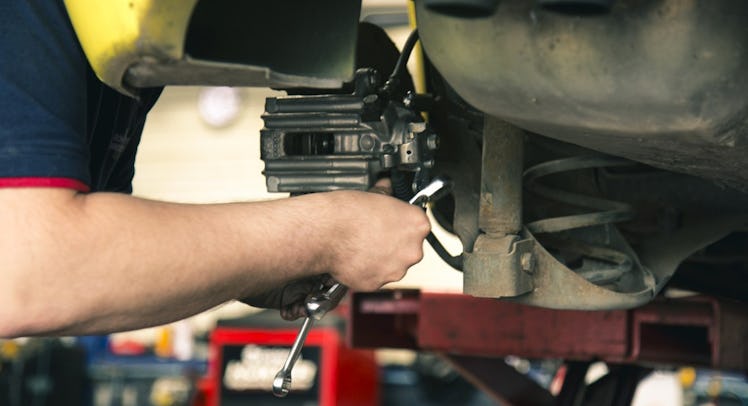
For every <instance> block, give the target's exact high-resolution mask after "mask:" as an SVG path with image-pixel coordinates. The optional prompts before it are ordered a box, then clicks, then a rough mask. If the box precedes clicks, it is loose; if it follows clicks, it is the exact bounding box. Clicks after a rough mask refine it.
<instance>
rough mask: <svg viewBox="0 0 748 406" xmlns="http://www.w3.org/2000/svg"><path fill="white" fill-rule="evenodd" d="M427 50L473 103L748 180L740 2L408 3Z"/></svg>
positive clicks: (745, 53) (559, 132)
mask: <svg viewBox="0 0 748 406" xmlns="http://www.w3.org/2000/svg"><path fill="white" fill-rule="evenodd" d="M417 13H418V22H419V32H420V33H421V41H422V43H423V46H424V50H425V52H426V54H427V55H428V57H429V59H430V60H431V61H432V62H433V63H434V65H435V66H436V68H437V69H438V70H439V72H440V73H441V74H442V75H443V76H444V77H445V79H446V81H447V82H449V83H450V85H452V86H453V87H454V89H455V90H456V91H457V93H458V94H460V96H462V97H463V98H464V99H465V100H466V101H467V102H469V103H470V104H472V105H473V106H475V107H476V108H478V109H480V110H482V111H485V112H487V113H488V114H491V115H494V116H497V117H500V118H502V119H504V120H506V121H508V122H511V123H513V124H515V125H518V126H519V127H522V128H525V129H527V130H530V131H533V132H536V133H539V134H543V135H546V136H549V137H553V138H556V139H560V140H564V141H567V142H571V143H575V144H578V145H582V146H584V147H587V148H590V149H594V150H599V151H603V152H606V153H609V154H613V155H617V156H623V157H626V158H629V159H633V160H637V161H641V162H645V163H648V164H651V165H653V166H656V167H660V168H664V169H668V170H673V171H680V172H685V173H690V174H696V175H699V176H702V177H708V178H711V179H715V180H717V181H719V182H720V183H723V184H727V185H730V186H732V187H735V188H739V189H742V190H744V191H746V190H748V162H747V161H746V160H745V156H746V155H747V154H748V142H747V141H748V113H747V112H748V98H746V97H745V95H746V94H748V80H747V79H748V77H747V76H748V43H747V42H746V41H745V38H748V24H747V23H746V21H747V18H746V16H748V3H746V2H745V1H742V0H716V1H715V0H690V1H680V0H662V1H654V2H652V1H639V0H620V1H618V2H617V3H616V4H615V5H614V6H613V7H612V10H611V12H610V13H607V14H603V15H597V16H582V17H580V16H573V15H571V16H570V15H562V14H559V13H554V12H551V11H547V10H544V9H543V8H541V7H538V6H537V5H536V1H535V0H512V1H502V2H499V5H498V7H497V10H496V12H495V13H494V14H493V15H491V16H490V17H485V18H458V17H451V16H448V15H445V14H441V13H437V12H434V11H431V10H429V9H428V8H426V7H425V5H424V2H423V1H418V2H417Z"/></svg>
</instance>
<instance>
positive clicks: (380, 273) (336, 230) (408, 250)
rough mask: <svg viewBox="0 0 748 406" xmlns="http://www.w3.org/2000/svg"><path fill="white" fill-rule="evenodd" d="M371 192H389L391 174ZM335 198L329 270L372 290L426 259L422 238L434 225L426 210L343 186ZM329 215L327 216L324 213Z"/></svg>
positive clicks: (351, 283)
mask: <svg viewBox="0 0 748 406" xmlns="http://www.w3.org/2000/svg"><path fill="white" fill-rule="evenodd" d="M370 192H373V193H376V194H379V195H389V194H391V192H392V191H391V184H390V181H389V179H382V180H380V181H379V182H377V183H376V184H375V185H374V187H373V188H372V189H371V190H370ZM325 195H327V197H329V198H330V199H332V202H331V203H330V205H331V207H333V208H334V212H333V213H332V214H330V217H329V218H330V219H333V220H335V221H336V223H337V225H336V226H335V227H333V228H332V230H333V231H332V232H330V233H329V235H328V236H326V238H327V239H329V241H330V242H331V244H330V246H331V247H330V248H329V249H330V254H329V256H328V257H329V258H331V261H330V262H329V263H328V268H327V269H328V272H329V273H330V274H331V275H332V276H333V277H334V278H335V279H336V280H338V281H340V282H341V283H343V284H345V285H347V286H348V287H350V288H352V289H354V290H361V291H371V290H376V289H379V288H380V287H382V285H384V284H386V283H389V282H394V281H398V280H400V279H402V278H403V276H405V273H406V272H407V270H408V268H410V267H411V266H412V265H415V264H416V263H418V262H419V261H420V260H421V259H422V258H423V240H424V238H426V235H428V233H429V231H430V230H431V225H430V224H429V221H428V218H427V217H426V214H425V212H424V211H423V210H422V209H420V208H418V207H415V206H412V205H409V204H407V203H405V202H402V201H400V200H397V199H395V198H393V197H390V196H377V195H373V194H372V193H362V192H352V191H342V192H331V193H327V194H325ZM326 218H327V217H326Z"/></svg>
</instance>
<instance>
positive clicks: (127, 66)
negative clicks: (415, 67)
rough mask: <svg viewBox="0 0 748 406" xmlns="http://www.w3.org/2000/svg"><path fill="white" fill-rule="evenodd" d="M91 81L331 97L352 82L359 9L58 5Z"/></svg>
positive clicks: (286, 0) (288, 2) (350, 5)
mask: <svg viewBox="0 0 748 406" xmlns="http://www.w3.org/2000/svg"><path fill="white" fill-rule="evenodd" d="M65 5H66V6H67V9H68V13H69V15H70V18H71V21H72V23H73V26H74V28H75V31H76V33H77V35H78V38H79V40H80V42H81V45H82V47H83V50H84V52H85V54H86V56H87V58H88V60H89V62H90V63H91V66H92V68H93V69H94V71H95V72H96V74H97V76H98V77H99V78H100V79H101V80H102V81H103V82H104V83H106V84H108V85H109V86H111V87H113V88H115V89H116V90H118V91H120V92H122V93H125V94H133V93H134V92H135V89H134V88H138V87H151V86H163V85H172V84H175V85H224V86H274V87H303V86H307V87H321V88H338V87H340V86H341V85H342V84H343V82H344V81H347V80H349V79H350V78H351V76H352V75H353V67H354V54H355V41H356V29H357V25H358V17H359V12H360V2H357V1H350V0H332V1H328V2H326V4H325V7H320V6H319V5H318V4H313V3H309V4H307V3H305V2H295V1H292V0H275V1H250V2H241V1H233V0H202V1H200V0H187V1H181V0H107V1H105V2H102V1H98V0H66V1H65Z"/></svg>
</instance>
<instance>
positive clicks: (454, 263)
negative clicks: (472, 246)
mask: <svg viewBox="0 0 748 406" xmlns="http://www.w3.org/2000/svg"><path fill="white" fill-rule="evenodd" d="M426 241H428V243H429V245H431V248H433V249H434V252H436V254H437V255H439V258H441V259H442V261H444V262H445V263H446V264H447V265H449V266H451V267H452V268H454V269H456V270H458V271H460V272H462V263H463V256H462V254H460V255H457V256H452V254H450V253H449V251H447V249H446V248H444V246H443V245H442V242H441V241H439V239H438V238H436V236H435V235H434V233H432V232H429V235H427V236H426Z"/></svg>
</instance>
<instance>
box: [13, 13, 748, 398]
mask: <svg viewBox="0 0 748 406" xmlns="http://www.w3.org/2000/svg"><path fill="white" fill-rule="evenodd" d="M361 19H362V20H363V21H368V22H371V23H374V24H377V25H380V26H381V27H383V28H385V29H386V31H387V32H388V34H389V35H390V37H391V38H392V40H393V41H394V42H395V44H397V46H398V47H399V48H400V47H402V44H403V43H404V42H405V39H406V37H407V35H408V34H409V33H410V28H409V27H408V12H407V1H406V0H364V2H363V10H362V16H361ZM411 68H412V67H411ZM279 94H280V93H279V92H276V91H273V90H270V89H260V88H226V87H169V88H167V89H165V90H164V92H163V94H162V96H161V98H160V99H159V101H158V103H157V104H156V106H155V108H154V109H153V110H152V112H151V113H150V115H149V117H148V121H147V123H146V127H145V131H144V134H143V138H142V142H141V145H140V149H139V154H138V159H137V162H136V175H135V180H134V185H133V186H134V194H135V195H137V196H140V197H144V198H149V199H157V200H166V201H172V202H184V203H218V202H236V201H261V200H268V199H282V198H285V197H287V196H286V195H284V194H270V193H267V192H266V189H265V178H264V177H263V176H262V171H263V167H264V165H263V162H262V161H261V160H260V152H259V143H260V142H259V141H260V136H259V131H260V129H261V127H262V125H263V124H262V120H261V119H260V116H261V115H262V113H263V111H264V102H265V98H266V97H271V96H277V95H279ZM362 215H364V214H363V213H362ZM439 235H440V239H441V240H442V241H443V242H444V244H445V245H446V247H447V248H448V249H449V250H450V251H452V252H453V253H459V252H461V246H460V243H459V241H457V240H456V239H454V238H450V236H448V235H446V234H444V233H440V234H439ZM424 251H425V258H424V260H423V261H422V262H421V263H419V264H418V265H416V266H414V267H413V268H412V269H411V270H410V271H409V272H408V274H407V276H406V277H405V278H404V279H403V280H402V281H399V282H397V283H393V284H391V286H388V287H393V288H394V287H396V288H416V289H421V290H425V291H436V292H457V293H460V292H462V275H461V274H460V273H459V272H457V271H455V270H453V269H451V268H450V267H448V266H447V265H445V264H443V262H442V261H441V260H440V259H439V258H438V256H437V255H436V254H434V253H433V251H432V250H431V247H430V246H429V245H428V244H425V245H424ZM331 318H332V317H331ZM341 320H342V319H333V320H331V321H330V323H333V324H335V323H337V325H336V327H335V328H336V329H337V330H338V331H340V332H341V333H340V334H341V336H342V334H343V332H344V330H345V326H343V327H341V326H340V324H341V323H343V321H341ZM283 323H284V322H282V321H280V316H279V315H278V314H277V312H261V311H260V310H259V309H253V308H251V307H249V306H246V305H244V304H241V303H227V304H225V305H222V306H220V307H218V308H216V309H212V310H210V311H208V312H205V313H203V314H200V315H197V316H194V317H191V318H189V319H187V320H183V321H180V322H177V323H172V324H169V325H165V326H159V327H155V328H150V329H145V330H139V331H132V332H125V333H118V334H113V335H110V336H107V337H75V338H66V339H62V340H59V339H34V340H24V339H22V340H5V341H2V340H0V405H6V404H7V405H10V406H17V405H58V404H59V405H67V404H90V405H97V406H98V405H126V406H130V405H147V404H150V405H159V406H161V405H163V406H167V405H188V404H189V405H200V404H214V403H211V402H212V400H210V399H214V398H210V396H215V394H216V393H221V394H222V395H223V400H224V402H222V403H221V404H255V405H261V404H272V405H280V404H282V405H290V404H300V405H316V404H318V403H316V401H315V400H314V397H313V396H312V397H303V396H302V397H297V398H293V397H289V398H288V399H290V401H286V402H281V401H280V400H277V399H274V398H272V396H271V395H270V394H269V389H270V386H269V385H267V384H264V385H265V386H264V388H265V389H263V390H257V389H256V388H254V389H251V390H247V389H246V388H245V389H244V390H242V389H241V388H239V389H237V390H236V391H235V392H232V390H231V388H228V389H227V388H225V387H222V386H226V382H227V379H228V378H227V376H228V375H226V376H223V377H222V376H211V373H213V374H215V373H216V370H214V371H213V372H211V371H210V370H209V363H210V362H215V360H216V359H217V358H216V357H217V355H218V354H217V352H220V359H221V360H222V361H221V362H222V363H223V364H220V363H219V364H220V365H214V367H221V368H225V370H226V371H228V370H229V365H232V362H233V363H234V364H233V365H234V366H235V367H236V368H235V369H234V370H235V371H242V369H241V367H242V366H243V365H244V364H242V363H243V362H245V361H246V360H247V357H249V355H247V354H250V353H256V352H257V351H262V348H263V347H262V344H261V343H259V341H258V344H257V346H259V347H256V346H247V345H245V344H240V343H237V342H233V341H231V340H228V339H227V340H228V341H225V342H222V344H221V345H218V344H215V343H213V344H211V339H212V338H213V340H218V338H216V337H217V336H216V335H215V332H216V329H219V330H220V329H221V328H222V327H221V326H223V328H224V329H226V330H225V331H231V329H232V328H236V326H244V327H243V328H244V329H245V330H246V334H245V335H244V336H242V337H243V338H242V339H243V340H247V341H253V340H260V339H259V338H258V337H261V336H263V335H262V334H266V333H267V331H275V330H279V329H280V330H283V331H286V330H288V331H291V332H292V333H293V332H294V331H295V330H296V329H297V328H298V324H283ZM286 335H288V334H286ZM211 337H212V338H211ZM221 337H224V336H221ZM226 337H228V336H226ZM263 337H264V336H263ZM219 338H220V337H219ZM326 340H328V341H327V343H328V344H329V342H330V340H332V341H334V342H335V343H336V344H335V345H333V346H332V347H330V349H324V350H323V351H335V352H336V354H337V353H339V354H349V352H348V351H349V349H346V348H344V345H343V344H342V343H338V341H336V340H340V337H336V336H332V337H328V338H326ZM328 344H324V343H323V344H320V345H321V346H322V347H323V348H327V347H324V346H325V345H328ZM274 345H275V344H274ZM288 345H290V342H289V343H288ZM247 351H249V352H247ZM253 351H254V352H253ZM231 354H233V355H231ZM350 354H353V355H350V357H352V358H351V359H357V360H358V361H357V362H358V363H359V367H360V366H361V365H369V366H371V367H372V368H373V369H371V370H370V371H369V372H368V374H369V375H373V376H374V378H373V381H372V382H374V384H373V385H376V388H375V389H374V390H375V391H376V392H377V393H378V395H377V396H376V398H375V399H374V402H375V403H376V404H382V405H406V404H407V405H409V406H416V405H425V406H428V405H495V404H498V403H497V402H496V401H495V400H493V399H491V398H489V397H488V396H487V395H485V394H484V393H483V392H481V391H480V389H478V388H476V387H474V386H473V385H472V384H470V383H469V382H467V381H466V380H465V379H463V378H462V377H461V376H460V375H459V374H458V373H457V372H456V371H455V370H454V369H452V368H451V367H450V366H449V365H448V364H446V363H445V362H444V361H441V360H440V359H439V358H438V357H437V356H435V355H433V354H427V353H417V352H413V351H403V350H397V351H396V350H377V351H373V352H369V353H366V354H361V353H350ZM229 356H233V357H234V359H233V360H231V359H228V358H229ZM304 357H307V358H308V359H310V360H316V361H317V362H318V365H317V366H316V367H317V368H318V369H319V370H320V371H321V370H322V369H323V368H337V367H338V366H335V367H332V366H324V365H322V361H321V360H320V355H319V354H316V355H315V354H313V353H309V354H307V353H305V355H304ZM342 357H343V356H342V355H341V358H342ZM281 358H282V357H281ZM212 360H213V361H212ZM505 362H506V363H507V364H509V365H510V366H512V367H514V368H516V369H517V370H518V371H521V372H522V373H524V374H527V375H528V376H530V377H532V378H533V379H534V380H535V381H536V382H538V383H539V384H541V385H542V386H544V387H546V388H550V389H551V391H554V390H555V391H558V388H557V387H556V388H555V389H554V384H555V385H556V386H558V382H557V380H558V378H557V377H558V374H559V367H560V366H561V362H560V361H556V360H526V359H522V358H518V357H507V358H506V359H505ZM281 364H282V359H275V361H274V363H272V362H271V364H270V365H267V368H265V369H268V371H269V373H270V374H271V375H270V376H272V375H274V374H275V372H276V371H277V369H278V368H279V367H280V366H281ZM249 367H250V368H251V369H254V370H256V369H257V365H251V366H249ZM606 368H607V367H606V366H605V365H604V364H599V365H596V366H595V367H594V368H591V369H590V373H589V374H588V377H587V380H588V381H590V382H592V381H594V380H595V379H597V378H599V377H600V376H602V375H603V374H604V373H605V370H606ZM359 369H360V368H359ZM221 370H223V369H221ZM349 370H350V369H349ZM371 371H374V372H371ZM343 372H344V371H342V370H341V371H336V373H343ZM318 373H319V374H321V372H319V371H318ZM369 375H366V376H369ZM238 376H239V377H238V378H236V379H238V380H240V381H241V380H242V379H245V378H246V376H244V377H242V376H240V375H238ZM369 377H371V376H369ZM240 378H241V379H240ZM222 379H223V381H222ZM246 379H249V378H246ZM263 379H265V380H266V379H267V376H265V377H264V378H263ZM360 380H362V381H366V379H365V378H364V377H363V375H362V377H361V379H360ZM222 382H223V383H222ZM263 382H265V381H263ZM317 385H319V384H317ZM315 388H316V389H315ZM368 389H369V390H371V389H372V388H368ZM310 390H317V391H319V390H321V389H320V388H319V387H317V386H314V387H313V388H311V389H310ZM258 392H261V393H260V394H258ZM246 393H251V396H250V395H247V396H250V397H244V398H242V396H243V395H242V394H246ZM315 393H316V392H315ZM255 395H256V396H258V397H252V396H255ZM206 396H207V397H206ZM231 396H235V398H232V397H231ZM231 399H235V401H236V403H230V401H231ZM250 400H251V402H249V401H250ZM242 402H243V403H242ZM247 402H249V403H247ZM634 404H635V405H638V406H649V405H681V404H683V405H686V404H688V405H691V404H720V405H725V404H730V405H732V404H735V405H741V404H742V405H745V404H748V385H746V383H745V378H744V377H741V376H737V375H730V374H724V373H717V372H714V371H707V370H696V369H693V368H680V369H673V368H660V369H657V371H656V372H653V373H652V374H651V375H650V376H649V377H648V378H647V379H646V380H645V381H644V382H643V383H642V384H641V385H640V387H639V391H638V392H637V395H636V397H635V399H634Z"/></svg>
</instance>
